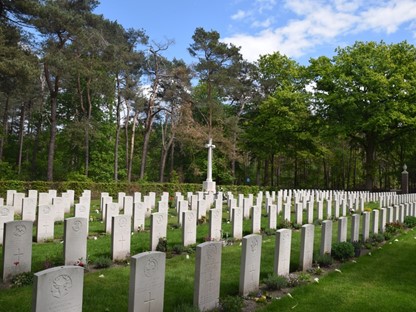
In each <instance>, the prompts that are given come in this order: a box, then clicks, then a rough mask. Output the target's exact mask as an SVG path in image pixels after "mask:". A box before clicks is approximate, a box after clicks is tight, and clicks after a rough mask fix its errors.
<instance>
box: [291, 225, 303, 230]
mask: <svg viewBox="0 0 416 312" xmlns="http://www.w3.org/2000/svg"><path fill="white" fill-rule="evenodd" d="M301 227H302V225H300V224H298V223H293V224H292V229H294V230H300V228H301Z"/></svg>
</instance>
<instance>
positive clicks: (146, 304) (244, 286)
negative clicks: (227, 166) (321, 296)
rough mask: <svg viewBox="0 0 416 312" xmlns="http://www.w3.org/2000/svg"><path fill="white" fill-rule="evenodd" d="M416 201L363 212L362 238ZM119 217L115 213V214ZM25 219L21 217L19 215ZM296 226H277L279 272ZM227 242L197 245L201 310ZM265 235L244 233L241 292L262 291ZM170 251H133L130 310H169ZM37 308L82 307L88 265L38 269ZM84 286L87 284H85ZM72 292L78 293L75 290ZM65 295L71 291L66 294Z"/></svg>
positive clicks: (341, 234) (325, 229) (308, 233)
mask: <svg viewBox="0 0 416 312" xmlns="http://www.w3.org/2000/svg"><path fill="white" fill-rule="evenodd" d="M415 207H416V205H415V203H406V204H401V205H399V206H394V207H388V208H382V209H381V210H380V212H381V227H380V228H379V225H380V223H379V221H380V220H379V219H378V216H379V214H378V212H379V211H378V210H373V212H372V213H371V214H370V213H369V212H364V213H363V215H362V221H363V227H362V238H361V239H362V240H365V238H366V237H369V232H370V218H371V217H373V218H374V219H373V226H372V232H373V233H378V231H379V230H380V231H383V230H384V224H385V222H393V221H395V220H396V218H397V221H403V220H402V218H404V217H405V216H406V215H412V216H415V215H416V210H415ZM114 219H115V217H113V220H114ZM360 219H361V218H360V215H359V214H354V215H353V216H352V231H351V240H352V241H357V240H358V239H359V228H360V225H359V223H360ZM15 222H19V221H15ZM314 232H315V226H314V225H312V224H306V225H303V226H302V228H301V244H300V261H299V263H300V269H301V270H303V271H306V270H308V269H309V268H311V267H312V262H313V253H314ZM346 235H347V218H346V217H341V218H340V219H339V223H338V241H345V240H346ZM291 238H292V230H290V229H280V230H278V231H276V241H275V261H274V273H275V274H277V275H281V276H287V275H288V274H289V269H290V257H291ZM222 246H223V244H222V242H206V243H202V244H199V245H197V248H196V259H195V276H194V299H193V304H194V306H196V307H198V308H199V309H200V310H201V311H207V310H211V309H213V308H215V307H217V306H218V303H219V294H220V284H221V253H222V252H221V250H222ZM261 246H262V236H261V235H258V234H251V235H248V236H245V237H243V239H242V253H241V262H240V282H239V293H240V295H247V294H249V293H250V292H254V291H258V289H259V278H260V269H261V267H260V262H261ZM331 246H332V220H325V221H323V223H322V234H321V247H320V254H325V253H331ZM165 263H166V256H165V254H164V253H162V252H154V251H153V252H144V253H141V254H138V255H135V256H133V257H131V270H130V286H129V303H128V306H129V311H163V301H164V282H165ZM35 276H36V279H35V285H34V292H33V293H34V301H33V302H34V305H35V309H34V311H46V310H47V311H61V309H62V308H63V307H66V306H71V308H73V310H71V311H82V289H83V271H82V269H80V268H79V267H74V266H67V267H61V268H53V269H48V270H45V271H42V272H39V273H36V274H35ZM80 289H81V290H80ZM71 292H72V293H71ZM64 295H65V296H64Z"/></svg>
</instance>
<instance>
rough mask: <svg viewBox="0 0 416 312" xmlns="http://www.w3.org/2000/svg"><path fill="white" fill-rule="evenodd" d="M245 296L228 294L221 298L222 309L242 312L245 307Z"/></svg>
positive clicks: (226, 311) (225, 311) (228, 311)
mask: <svg viewBox="0 0 416 312" xmlns="http://www.w3.org/2000/svg"><path fill="white" fill-rule="evenodd" d="M243 303H244V301H243V298H241V297H239V296H226V297H224V298H220V311H223V312H241V311H242V309H243Z"/></svg>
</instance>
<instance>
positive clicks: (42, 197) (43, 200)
mask: <svg viewBox="0 0 416 312" xmlns="http://www.w3.org/2000/svg"><path fill="white" fill-rule="evenodd" d="M43 205H52V197H51V195H50V194H49V193H39V206H43Z"/></svg>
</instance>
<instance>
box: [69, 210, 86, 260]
mask: <svg viewBox="0 0 416 312" xmlns="http://www.w3.org/2000/svg"><path fill="white" fill-rule="evenodd" d="M87 225H88V219H86V218H76V217H74V218H67V219H65V221H64V263H65V265H81V264H86V263H87V260H88V259H87V235H88V228H87ZM82 266H83V265H82Z"/></svg>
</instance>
